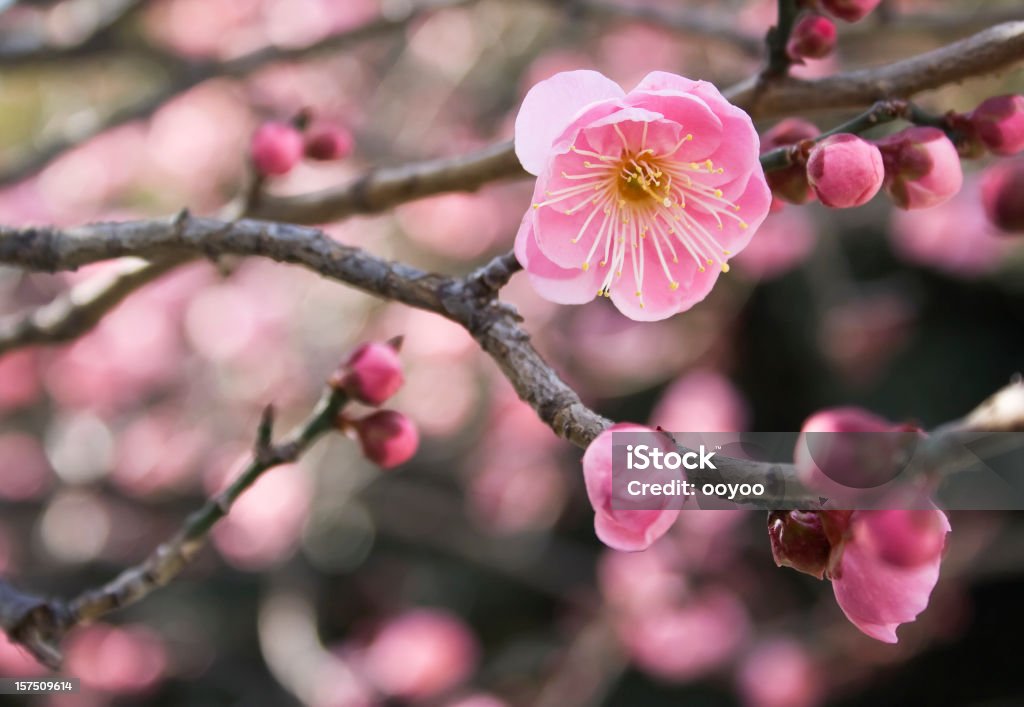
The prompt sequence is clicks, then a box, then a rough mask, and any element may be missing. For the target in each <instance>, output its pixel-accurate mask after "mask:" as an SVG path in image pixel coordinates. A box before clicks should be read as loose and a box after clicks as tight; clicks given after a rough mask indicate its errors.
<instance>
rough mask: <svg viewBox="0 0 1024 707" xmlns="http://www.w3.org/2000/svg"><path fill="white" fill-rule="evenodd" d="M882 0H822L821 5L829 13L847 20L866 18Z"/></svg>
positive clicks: (855, 20)
mask: <svg viewBox="0 0 1024 707" xmlns="http://www.w3.org/2000/svg"><path fill="white" fill-rule="evenodd" d="M881 1H882V0H821V6H822V7H823V8H824V9H825V10H827V11H828V12H829V13H831V14H833V15H835V16H836V17H838V18H839V19H841V20H846V21H847V22H857V21H858V20H862V19H864V17H866V16H867V15H868V13H870V12H871V11H872V10H874V9H875V8H876V7H878V3H880V2H881Z"/></svg>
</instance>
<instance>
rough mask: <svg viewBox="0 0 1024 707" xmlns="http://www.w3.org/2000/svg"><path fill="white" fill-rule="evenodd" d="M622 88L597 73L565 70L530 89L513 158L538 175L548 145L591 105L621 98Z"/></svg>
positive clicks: (516, 131)
mask: <svg viewBox="0 0 1024 707" xmlns="http://www.w3.org/2000/svg"><path fill="white" fill-rule="evenodd" d="M623 95H624V93H623V91H622V88H621V87H620V86H619V85H618V84H617V83H615V82H614V81H612V80H611V79H609V78H607V77H605V76H603V75H602V74H600V73H598V72H596V71H587V70H580V71H565V72H562V73H559V74H555V75H554V76H552V77H551V78H549V79H547V80H545V81H541V82H540V83H538V84H537V85H536V86H534V87H533V88H531V89H530V91H529V92H528V93H527V94H526V98H524V99H523V105H522V107H521V108H520V109H519V115H518V116H516V128H515V146H516V156H517V157H519V161H520V162H521V163H522V165H523V167H524V168H526V171H528V172H530V173H531V174H540V173H541V171H542V170H543V169H544V165H545V163H546V162H547V159H548V156H549V155H550V153H551V146H552V144H553V143H554V141H555V139H556V138H557V137H558V136H559V135H561V134H562V133H563V132H564V131H565V129H566V128H567V127H569V125H570V124H571V123H572V122H573V118H574V117H575V116H576V115H577V114H579V113H580V111H581V110H582V109H583V108H586V107H587V106H589V105H590V104H592V103H597V102H599V101H605V100H609V99H615V98H621V97H622V96H623Z"/></svg>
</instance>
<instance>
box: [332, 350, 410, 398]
mask: <svg viewBox="0 0 1024 707" xmlns="http://www.w3.org/2000/svg"><path fill="white" fill-rule="evenodd" d="M401 341H402V340H401V338H398V339H395V340H394V341H391V342H388V343H384V344H381V343H377V342H372V343H368V344H363V345H362V346H360V347H359V348H357V349H356V350H355V351H353V352H352V354H351V355H350V356H349V357H348V360H346V361H345V362H344V363H343V364H342V365H341V368H339V369H338V370H337V371H336V372H335V373H334V375H333V376H332V377H331V381H330V383H331V385H332V386H333V387H335V388H337V389H339V390H344V391H345V392H347V393H348V394H349V395H351V396H352V397H353V398H355V399H356V400H358V401H359V402H361V403H366V404H367V405H380V404H381V403H383V402H384V401H385V400H387V399H388V398H390V397H391V396H392V395H394V394H395V393H397V392H398V389H399V388H401V387H402V384H403V383H404V382H405V377H404V376H403V375H402V362H401V360H400V359H399V358H398V349H399V348H400V346H401Z"/></svg>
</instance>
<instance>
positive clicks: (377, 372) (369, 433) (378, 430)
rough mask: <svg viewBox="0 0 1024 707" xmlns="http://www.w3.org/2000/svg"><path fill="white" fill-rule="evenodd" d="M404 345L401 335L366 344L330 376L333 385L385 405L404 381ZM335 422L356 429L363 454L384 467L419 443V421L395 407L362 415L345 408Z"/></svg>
mask: <svg viewBox="0 0 1024 707" xmlns="http://www.w3.org/2000/svg"><path fill="white" fill-rule="evenodd" d="M401 345H402V339H401V337H397V338H395V339H391V340H390V341H387V342H385V343H379V342H371V343H367V344H363V345H362V346H360V347H359V348H357V349H356V350H355V351H353V352H352V353H351V354H350V355H349V357H348V358H347V359H346V360H345V361H344V363H342V364H341V366H340V367H339V368H338V370H337V371H335V373H334V375H332V376H331V379H330V381H329V383H330V385H331V387H332V388H334V389H335V390H338V391H342V392H344V393H345V394H346V395H347V396H348V397H349V398H350V399H352V400H355V401H357V402H360V403H363V404H364V405H372V406H374V407H377V406H379V405H382V404H383V403H384V402H386V401H387V400H388V399H389V398H391V396H393V395H394V394H395V393H397V392H398V390H399V388H401V387H402V384H403V383H404V382H405V377H404V376H403V374H402V363H401V361H400V360H399V358H398V351H399V349H400V348H401ZM335 424H336V426H337V427H338V428H339V429H340V430H342V431H346V432H347V431H351V432H354V433H355V435H356V437H357V438H358V440H359V444H360V446H361V447H362V450H363V455H364V456H365V457H366V458H367V459H369V460H370V461H372V462H373V463H375V464H377V465H378V466H380V467H382V468H384V469H391V468H392V467H396V466H398V465H400V464H404V463H405V462H406V461H408V460H409V459H411V458H412V456H413V455H414V454H415V453H416V449H417V448H418V447H419V441H420V437H419V431H418V430H417V429H416V425H415V424H414V423H413V421H412V420H410V419H409V418H408V417H406V416H405V415H403V414H402V413H400V412H396V411H394V410H377V411H376V412H373V413H371V414H369V415H366V416H365V417H362V418H352V417H350V416H349V415H348V414H346V413H345V412H344V411H342V412H341V413H339V414H338V417H337V419H336V421H335Z"/></svg>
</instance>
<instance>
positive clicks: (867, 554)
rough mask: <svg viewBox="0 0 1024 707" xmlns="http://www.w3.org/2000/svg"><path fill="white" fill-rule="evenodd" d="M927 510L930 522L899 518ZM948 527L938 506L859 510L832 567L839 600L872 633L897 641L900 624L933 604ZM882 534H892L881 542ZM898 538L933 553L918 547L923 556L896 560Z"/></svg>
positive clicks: (906, 543)
mask: <svg viewBox="0 0 1024 707" xmlns="http://www.w3.org/2000/svg"><path fill="white" fill-rule="evenodd" d="M922 513H925V514H927V515H928V516H929V518H928V523H927V524H920V523H917V522H916V521H915V522H907V521H906V520H905V519H904V522H898V521H894V517H897V518H898V517H899V516H908V515H909V516H912V517H913V518H915V519H916V518H919V517H920V516H921V514H922ZM876 526H877V527H876ZM949 530H950V527H949V520H948V519H947V518H946V514H945V513H943V512H942V511H940V510H937V509H936V510H933V511H854V513H853V515H852V516H851V517H850V526H849V529H848V530H847V535H846V540H845V542H844V543H843V544H842V548H841V553H842V554H841V556H840V557H839V560H838V562H836V563H835V565H834V569H832V570H831V572H830V575H831V579H832V589H833V591H835V594H836V601H837V602H839V608H841V609H842V610H843V613H844V614H846V618H848V619H850V621H851V622H852V623H853V625H854V626H856V627H857V628H859V629H860V630H861V631H863V632H864V633H866V634H867V635H869V636H871V637H872V638H877V639H878V640H879V641H884V642H885V643H896V641H897V638H896V628H897V627H898V626H899V625H900V624H902V623H907V622H910V621H913V620H914V619H916V618H917V615H918V614H920V613H921V612H922V611H924V610H925V608H926V607H927V606H928V598H929V597H930V596H931V593H932V589H934V588H935V583H936V582H937V581H938V579H939V565H940V564H941V562H942V549H943V547H944V545H945V537H946V533H948V532H949ZM879 537H888V543H887V544H886V545H882V544H880V543H878V541H877V539H878V538H879ZM896 544H900V545H907V546H910V545H913V546H914V547H916V548H919V549H920V550H921V551H925V550H927V551H928V553H927V555H922V554H921V552H918V553H916V554H917V558H916V559H917V560H918V561H916V562H914V563H912V564H908V563H907V562H905V561H900V562H893V561H892V559H893V558H892V557H891V552H890V551H891V549H892V547H893V546H894V545H896ZM907 556H909V554H908V555H905V556H904V557H905V558H906V557H907Z"/></svg>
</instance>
